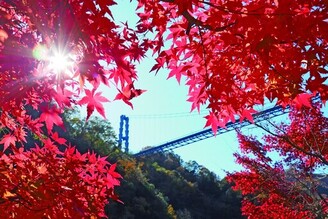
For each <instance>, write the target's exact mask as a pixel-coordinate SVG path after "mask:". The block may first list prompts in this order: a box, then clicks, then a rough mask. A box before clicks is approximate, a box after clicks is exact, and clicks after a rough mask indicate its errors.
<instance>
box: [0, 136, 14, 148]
mask: <svg viewBox="0 0 328 219" xmlns="http://www.w3.org/2000/svg"><path fill="white" fill-rule="evenodd" d="M16 140H17V138H16V137H15V136H13V135H11V134H7V135H4V136H3V138H2V140H1V141H0V144H3V151H5V150H7V148H8V147H9V146H10V145H11V144H12V145H15V142H16Z"/></svg>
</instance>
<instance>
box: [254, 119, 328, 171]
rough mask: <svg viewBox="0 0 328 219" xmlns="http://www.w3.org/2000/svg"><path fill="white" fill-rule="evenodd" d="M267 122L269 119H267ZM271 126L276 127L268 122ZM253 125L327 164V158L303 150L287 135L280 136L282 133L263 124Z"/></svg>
mask: <svg viewBox="0 0 328 219" xmlns="http://www.w3.org/2000/svg"><path fill="white" fill-rule="evenodd" d="M268 122H269V121H268ZM269 123H270V122H269ZM270 124H271V125H272V126H274V127H275V128H277V127H276V126H275V125H274V124H272V123H270ZM254 125H255V126H257V127H259V128H261V129H263V130H264V131H266V132H268V133H269V134H271V135H273V136H275V137H277V138H280V139H283V140H285V141H286V142H287V143H288V144H290V145H291V146H292V147H293V148H295V149H297V150H299V151H301V152H303V153H304V154H306V155H309V156H313V157H316V158H318V159H319V160H321V161H322V163H324V164H325V165H328V160H326V159H325V158H324V157H323V156H321V155H320V154H316V153H311V152H308V151H306V150H304V149H303V148H301V147H299V146H298V145H297V144H296V143H295V142H293V141H292V140H291V139H290V138H289V137H287V136H286V135H284V136H282V135H278V134H276V133H273V132H272V131H270V130H269V129H268V128H265V127H264V126H262V125H260V124H258V123H254Z"/></svg>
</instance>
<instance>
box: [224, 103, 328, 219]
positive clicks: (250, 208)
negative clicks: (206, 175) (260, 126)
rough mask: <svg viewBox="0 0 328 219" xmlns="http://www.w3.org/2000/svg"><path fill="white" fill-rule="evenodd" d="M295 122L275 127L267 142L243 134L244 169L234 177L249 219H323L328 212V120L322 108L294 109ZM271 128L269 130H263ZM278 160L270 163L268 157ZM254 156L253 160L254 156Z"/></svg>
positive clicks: (239, 158) (240, 158) (240, 159)
mask: <svg viewBox="0 0 328 219" xmlns="http://www.w3.org/2000/svg"><path fill="white" fill-rule="evenodd" d="M290 120H291V123H290V124H289V125H286V124H283V125H280V126H277V125H274V127H275V129H276V130H275V131H270V130H267V131H269V132H270V134H268V135H266V136H265V137H264V138H263V142H264V143H261V142H260V141H258V140H256V139H255V138H254V137H247V136H244V135H242V134H241V133H239V135H238V138H239V143H240V148H241V150H242V154H236V155H235V156H236V158H237V162H238V163H240V164H241V165H243V167H244V168H245V170H244V171H241V172H237V173H233V174H230V175H229V177H228V179H229V181H230V182H232V183H234V184H235V185H234V189H236V190H240V191H241V192H242V194H243V196H244V200H243V202H242V212H243V214H244V215H246V216H248V217H250V218H300V219H303V218H325V215H327V214H328V195H327V194H326V192H323V191H327V188H328V182H327V174H324V175H322V174H319V173H318V172H316V171H317V170H318V168H320V167H325V168H326V167H327V165H328V149H327V146H326V144H327V139H328V131H327V127H328V119H327V118H326V117H324V116H323V115H322V113H321V112H320V111H319V110H318V109H314V108H312V109H309V108H306V109H305V108H304V109H303V110H301V111H297V110H295V109H294V110H293V111H292V112H291V114H290ZM265 129H267V128H265ZM272 152H276V153H278V154H279V155H280V156H281V157H280V160H279V159H277V158H275V160H274V161H273V160H271V158H270V153H271V154H272ZM250 155H251V156H250Z"/></svg>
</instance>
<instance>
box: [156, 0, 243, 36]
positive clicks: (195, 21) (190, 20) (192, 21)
mask: <svg viewBox="0 0 328 219" xmlns="http://www.w3.org/2000/svg"><path fill="white" fill-rule="evenodd" d="M160 1H162V2H169V3H174V0H160ZM181 15H182V16H183V17H184V18H185V19H186V20H187V21H188V28H187V32H186V33H187V35H188V33H189V31H190V28H191V27H192V26H194V25H195V26H198V27H203V28H205V29H208V30H211V31H214V32H221V31H224V30H226V29H228V28H229V27H231V26H233V25H235V24H236V23H237V22H236V21H235V22H231V23H228V24H226V25H224V26H221V27H213V26H211V25H209V24H205V23H204V22H203V21H201V20H199V19H197V18H195V17H194V16H192V15H191V14H190V12H189V11H187V10H184V11H183V12H182V13H181Z"/></svg>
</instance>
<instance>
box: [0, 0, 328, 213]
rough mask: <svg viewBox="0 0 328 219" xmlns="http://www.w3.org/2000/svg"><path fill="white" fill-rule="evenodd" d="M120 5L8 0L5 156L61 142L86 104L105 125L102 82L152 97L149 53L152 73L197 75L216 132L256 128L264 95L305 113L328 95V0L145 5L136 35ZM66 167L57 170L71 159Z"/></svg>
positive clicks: (1, 25)
mask: <svg viewBox="0 0 328 219" xmlns="http://www.w3.org/2000/svg"><path fill="white" fill-rule="evenodd" d="M114 4H116V3H115V2H114V1H113V0H84V1H80V0H66V1H55V0H40V1H37V0H23V1H21V0H3V1H1V2H0V74H1V76H0V106H1V112H0V128H1V129H2V130H4V133H5V134H4V135H3V138H2V140H1V141H0V143H1V144H3V145H4V151H6V149H8V148H12V153H13V155H12V156H13V157H15V156H18V155H19V156H23V155H24V156H28V155H25V154H24V153H25V152H24V151H15V149H14V147H12V146H14V145H16V146H17V145H21V144H23V143H24V142H25V141H26V134H27V132H28V131H31V132H33V133H34V134H36V135H37V136H39V137H40V138H41V139H44V138H45V136H52V138H53V140H55V139H57V140H58V139H60V138H59V137H58V136H56V133H54V131H53V127H54V125H55V126H62V125H63V123H62V120H61V118H60V113H62V110H63V109H64V108H65V107H71V106H72V105H74V104H80V105H83V104H86V105H87V114H88V115H87V117H89V116H90V115H91V114H92V113H93V112H94V109H96V110H97V111H98V112H99V113H100V114H101V115H102V116H105V114H104V109H103V106H102V102H106V101H108V99H106V98H105V97H103V95H102V94H101V93H100V92H99V91H97V89H98V87H99V85H100V83H103V84H104V85H106V86H108V85H109V84H110V83H111V82H112V84H114V86H115V87H116V88H117V90H118V94H117V96H116V98H115V99H121V100H123V101H124V102H126V103H127V104H131V103H130V100H131V99H132V98H134V97H136V96H138V95H140V94H141V93H142V92H143V91H142V90H140V89H136V88H135V87H134V81H135V80H136V79H137V73H136V70H135V64H136V62H139V61H140V60H141V59H142V58H143V57H144V56H145V53H146V52H147V51H149V50H152V52H153V54H154V56H155V58H156V64H155V65H154V67H153V68H152V70H153V71H158V70H159V69H161V68H164V67H168V68H169V70H170V73H169V77H176V78H177V80H179V81H180V80H181V78H182V77H186V79H187V82H186V84H187V85H188V86H189V101H190V102H191V103H192V109H199V107H200V105H202V104H207V106H208V108H210V110H211V112H210V115H209V116H207V117H206V118H207V123H206V125H209V126H212V127H213V129H216V128H217V126H218V125H219V126H224V125H225V124H226V123H227V122H228V121H229V120H231V121H234V119H235V116H236V115H237V116H239V117H240V118H241V119H243V118H247V119H250V120H251V113H253V112H254V110H253V106H254V105H256V104H263V103H264V100H265V98H268V99H269V100H270V101H271V100H275V99H276V100H277V101H278V104H281V105H286V104H290V103H293V102H294V103H296V104H297V105H298V106H299V107H300V106H302V105H308V103H309V98H310V97H311V96H313V95H315V94H317V93H319V94H320V96H321V99H322V100H323V101H326V100H327V98H328V95H327V85H326V84H325V80H326V77H327V73H328V71H327V67H326V64H327V59H328V56H327V48H328V47H327V39H328V35H327V34H328V23H327V19H328V13H327V12H328V7H327V5H328V4H327V1H326V0H302V1H294V0H257V1H248V0H236V1H226V0H208V1H201V0H160V1H149V0H139V1H138V8H137V14H138V16H139V17H140V21H139V23H138V24H137V27H136V30H134V29H133V28H130V27H129V26H128V25H127V24H120V23H117V22H115V21H114V19H113V17H112V13H111V6H112V5H114ZM149 31H151V32H153V33H154V34H153V35H151V36H149V35H147V33H148V32H149ZM152 36H154V37H152ZM164 43H165V46H164ZM87 84H88V86H86V85H87ZM90 87H91V88H90ZM29 107H32V108H33V109H34V110H28V108H29ZM35 111H39V114H38V115H36V113H35ZM60 142H61V143H62V142H64V140H60ZM58 143H59V142H58ZM61 143H59V144H61ZM45 145H46V144H45ZM45 150H46V149H45ZM6 152H8V150H7V151H6ZM37 152H38V153H39V151H37ZM29 153H32V154H33V152H29ZM49 153H50V152H49ZM2 156H5V155H2ZM35 156H36V155H35ZM75 156H79V155H78V154H76V155H75ZM3 159H4V157H3ZM28 159H32V158H28ZM61 159H62V160H61V161H58V160H56V162H66V161H65V159H67V158H65V157H61ZM5 161H7V162H8V165H9V164H12V163H11V162H12V160H11V159H5ZM38 161H39V160H38ZM54 162H55V161H54ZM53 165H54V164H53ZM32 166H33V165H32ZM36 166H37V165H34V167H36ZM47 168H48V167H47ZM49 168H50V167H49ZM26 170H27V169H26ZM8 171H9V170H8ZM41 172H43V171H41ZM39 174H42V173H39ZM25 175H26V176H28V174H27V173H26V174H25ZM5 176H6V175H2V177H5ZM3 180H6V178H4V179H3ZM33 185H34V186H35V185H36V184H35V183H33ZM95 186H96V185H95ZM10 189H13V188H10ZM6 194H7V196H8V194H9V196H11V194H14V195H13V197H15V198H17V197H19V196H18V194H16V193H14V191H13V190H8V191H7V190H5V191H4V195H2V196H3V197H2V198H5V197H4V196H6ZM15 194H16V195H15ZM0 195H1V194H0ZM7 200H8V199H7ZM89 210H90V211H92V209H89ZM70 213H72V212H70ZM100 213H101V212H100ZM49 214H50V213H49Z"/></svg>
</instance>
